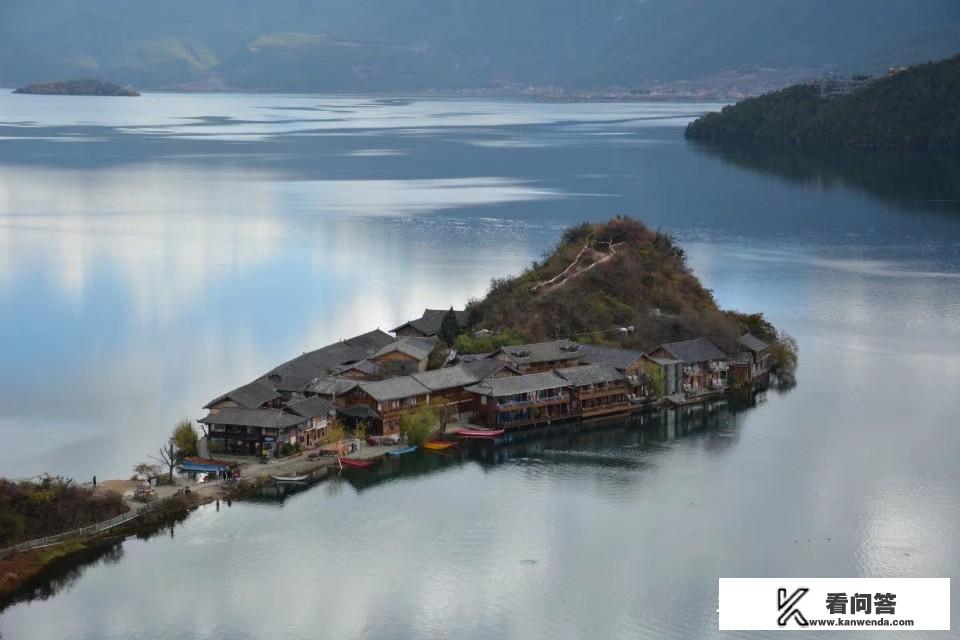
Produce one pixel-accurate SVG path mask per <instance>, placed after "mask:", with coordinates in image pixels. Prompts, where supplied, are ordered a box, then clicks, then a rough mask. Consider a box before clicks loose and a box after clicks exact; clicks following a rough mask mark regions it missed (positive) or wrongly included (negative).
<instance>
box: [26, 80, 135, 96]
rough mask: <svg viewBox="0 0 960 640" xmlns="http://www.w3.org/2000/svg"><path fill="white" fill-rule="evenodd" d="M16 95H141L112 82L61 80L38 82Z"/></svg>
mask: <svg viewBox="0 0 960 640" xmlns="http://www.w3.org/2000/svg"><path fill="white" fill-rule="evenodd" d="M14 93H24V94H29V95H35V96H130V97H136V96H139V95H140V94H139V93H137V92H136V91H134V90H133V89H127V88H126V87H121V86H120V85H118V84H113V83H112V82H101V81H100V80H90V79H83V80H59V81H55V82H37V83H34V84H31V85H27V86H26V87H20V88H19V89H16V90H15V91H14Z"/></svg>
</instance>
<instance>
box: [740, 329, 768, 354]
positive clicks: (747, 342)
mask: <svg viewBox="0 0 960 640" xmlns="http://www.w3.org/2000/svg"><path fill="white" fill-rule="evenodd" d="M737 343H738V344H740V346H743V347H746V348H747V349H749V350H750V351H753V352H757V351H763V350H764V349H768V348H770V345H769V344H767V343H766V342H764V341H763V340H761V339H760V338H758V337H756V336H755V335H753V334H750V333H745V334H743V335H742V336H740V337H739V338H737Z"/></svg>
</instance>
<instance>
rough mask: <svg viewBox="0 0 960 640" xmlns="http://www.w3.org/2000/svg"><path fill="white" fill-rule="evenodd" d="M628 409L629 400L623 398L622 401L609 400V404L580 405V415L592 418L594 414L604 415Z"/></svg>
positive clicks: (624, 411) (623, 411)
mask: <svg viewBox="0 0 960 640" xmlns="http://www.w3.org/2000/svg"><path fill="white" fill-rule="evenodd" d="M628 411H630V402H629V401H627V400H624V401H623V402H611V403H609V404H602V405H597V406H595V407H581V408H580V415H581V416H582V417H584V418H592V417H594V416H605V415H609V414H611V413H626V412H628Z"/></svg>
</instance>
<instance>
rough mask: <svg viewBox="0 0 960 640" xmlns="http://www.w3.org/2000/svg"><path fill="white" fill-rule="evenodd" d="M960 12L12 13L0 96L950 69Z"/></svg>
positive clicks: (2, 32)
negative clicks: (57, 87) (28, 87)
mask: <svg viewBox="0 0 960 640" xmlns="http://www.w3.org/2000/svg"><path fill="white" fill-rule="evenodd" d="M958 42H960V2H958V1H957V0H712V1H710V0H592V1H590V2H586V1H584V0H163V1H160V0H156V1H152V2H147V1H145V0H44V2H36V1H35V0H3V2H2V3H0V84H4V85H7V86H19V85H22V84H28V83H31V82H38V81H45V80H52V79H62V78H76V77H98V78H104V79H110V80H112V81H115V82H118V83H121V84H130V85H134V86H137V87H139V88H142V89H157V88H205V89H217V88H236V89H252V90H264V91H271V90H311V91H324V90H331V91H334V90H374V91H375V90H393V89H396V90H424V89H463V88H483V87H505V86H517V85H553V86H562V87H570V88H592V87H610V86H621V87H630V88H634V87H637V88H642V87H645V86H651V85H662V84H663V83H670V82H678V81H685V82H687V83H689V82H691V81H696V80H698V79H701V78H709V77H713V76H716V75H717V74H730V73H731V72H732V73H737V72H740V71H741V70H742V71H743V73H747V74H749V73H755V72H757V71H758V70H760V71H761V72H763V73H767V74H769V73H770V71H771V70H774V71H776V70H780V69H782V70H790V71H789V72H790V73H792V74H794V75H796V73H797V70H798V69H802V70H810V72H811V73H816V72H821V71H828V70H835V71H840V72H848V73H849V72H853V71H863V72H867V73H875V72H878V71H880V70H882V69H886V68H887V67H889V66H893V65H900V64H912V63H917V62H922V61H925V60H928V59H935V58H943V57H945V56H948V55H951V54H953V53H955V49H956V48H957V43H958Z"/></svg>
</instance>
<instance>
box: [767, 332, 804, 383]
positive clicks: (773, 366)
mask: <svg viewBox="0 0 960 640" xmlns="http://www.w3.org/2000/svg"><path fill="white" fill-rule="evenodd" d="M798 362H799V355H798V351H797V341H796V340H794V339H793V337H792V336H789V335H787V334H786V333H781V334H780V336H779V337H778V338H777V340H776V342H774V343H773V344H772V345H770V370H771V371H772V372H773V373H781V374H786V375H790V376H792V375H793V373H794V372H795V371H796V370H797V363H798Z"/></svg>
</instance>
